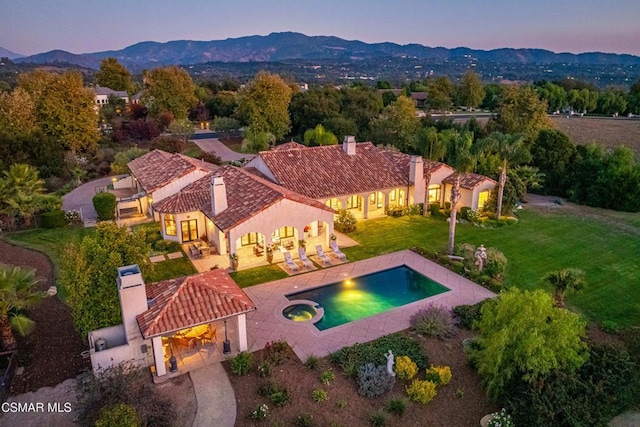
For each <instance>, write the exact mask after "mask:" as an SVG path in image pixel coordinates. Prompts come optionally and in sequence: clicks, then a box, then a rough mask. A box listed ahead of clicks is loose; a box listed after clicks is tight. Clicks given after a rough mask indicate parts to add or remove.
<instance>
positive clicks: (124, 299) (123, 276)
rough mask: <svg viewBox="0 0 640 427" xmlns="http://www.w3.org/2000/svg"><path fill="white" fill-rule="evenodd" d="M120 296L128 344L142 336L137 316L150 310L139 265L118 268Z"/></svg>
mask: <svg viewBox="0 0 640 427" xmlns="http://www.w3.org/2000/svg"><path fill="white" fill-rule="evenodd" d="M117 283H118V296H119V297H120V310H121V311H122V325H123V326H124V331H125V334H126V337H127V343H129V342H130V341H131V340H132V339H134V338H136V337H139V336H140V327H139V326H138V322H137V321H136V316H137V315H139V314H142V313H144V312H145V311H147V309H148V308H149V307H148V305H147V290H146V289H145V286H144V280H143V279H142V274H141V273H140V267H138V265H137V264H134V265H127V266H125V267H118V279H117Z"/></svg>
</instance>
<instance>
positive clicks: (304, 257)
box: [298, 248, 313, 268]
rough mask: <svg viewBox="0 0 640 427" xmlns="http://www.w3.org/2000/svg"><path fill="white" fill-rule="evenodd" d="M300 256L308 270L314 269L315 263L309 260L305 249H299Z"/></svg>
mask: <svg viewBox="0 0 640 427" xmlns="http://www.w3.org/2000/svg"><path fill="white" fill-rule="evenodd" d="M298 255H299V256H300V261H302V263H303V264H304V266H305V267H306V268H313V263H312V262H311V261H309V258H307V250H306V249H305V248H298Z"/></svg>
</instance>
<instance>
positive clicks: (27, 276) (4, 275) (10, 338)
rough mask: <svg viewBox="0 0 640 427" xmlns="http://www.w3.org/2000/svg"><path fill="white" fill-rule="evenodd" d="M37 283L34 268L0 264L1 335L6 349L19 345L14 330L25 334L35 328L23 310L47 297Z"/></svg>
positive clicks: (12, 348)
mask: <svg viewBox="0 0 640 427" xmlns="http://www.w3.org/2000/svg"><path fill="white" fill-rule="evenodd" d="M37 284H38V281H37V280H36V278H35V272H34V270H22V269H21V268H20V267H9V266H6V265H0V336H1V340H2V347H3V348H4V349H5V350H15V349H16V348H17V347H18V344H17V342H16V338H15V336H14V335H13V331H14V330H15V331H17V332H18V333H19V334H20V335H23V336H24V335H27V334H28V333H30V332H31V331H33V329H34V328H35V322H34V321H33V320H31V319H29V318H28V317H27V316H26V315H25V313H24V311H23V310H24V309H25V308H29V307H31V306H32V305H34V304H35V303H37V302H38V301H40V300H41V299H42V298H44V297H45V294H44V293H43V292H39V291H38V290H37V288H36V285H37Z"/></svg>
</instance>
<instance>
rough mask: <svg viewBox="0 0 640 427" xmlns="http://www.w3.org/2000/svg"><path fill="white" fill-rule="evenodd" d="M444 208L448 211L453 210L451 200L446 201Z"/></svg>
mask: <svg viewBox="0 0 640 427" xmlns="http://www.w3.org/2000/svg"><path fill="white" fill-rule="evenodd" d="M444 209H445V210H447V211H450V210H451V202H444Z"/></svg>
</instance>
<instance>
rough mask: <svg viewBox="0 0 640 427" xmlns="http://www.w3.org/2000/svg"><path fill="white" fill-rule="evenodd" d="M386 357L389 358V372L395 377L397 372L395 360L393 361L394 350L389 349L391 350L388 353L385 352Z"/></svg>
mask: <svg viewBox="0 0 640 427" xmlns="http://www.w3.org/2000/svg"><path fill="white" fill-rule="evenodd" d="M384 357H386V358H387V372H388V373H389V375H391V376H392V377H395V376H396V373H395V372H393V363H394V361H393V352H392V351H391V350H389V352H388V353H387V354H385V355H384Z"/></svg>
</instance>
